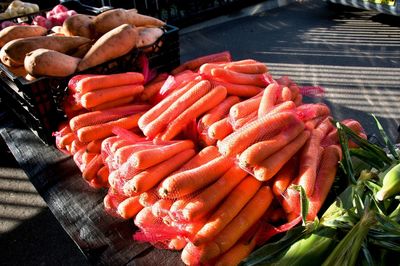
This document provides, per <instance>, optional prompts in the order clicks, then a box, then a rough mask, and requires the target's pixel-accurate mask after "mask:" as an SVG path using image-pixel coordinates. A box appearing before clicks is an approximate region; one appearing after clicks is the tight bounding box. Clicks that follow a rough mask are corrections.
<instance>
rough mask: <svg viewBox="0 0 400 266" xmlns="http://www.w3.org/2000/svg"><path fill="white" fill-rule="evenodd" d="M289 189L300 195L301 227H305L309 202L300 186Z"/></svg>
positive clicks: (292, 186)
mask: <svg viewBox="0 0 400 266" xmlns="http://www.w3.org/2000/svg"><path fill="white" fill-rule="evenodd" d="M290 187H291V188H293V189H295V190H296V191H298V192H299V193H300V210H301V220H302V221H303V226H304V225H306V222H307V215H308V207H309V200H308V197H307V195H306V192H305V190H304V188H303V187H302V186H300V185H291V186H290Z"/></svg>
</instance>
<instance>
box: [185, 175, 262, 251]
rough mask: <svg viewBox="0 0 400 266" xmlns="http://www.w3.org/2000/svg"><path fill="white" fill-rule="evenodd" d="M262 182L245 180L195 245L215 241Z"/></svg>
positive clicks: (198, 236)
mask: <svg viewBox="0 0 400 266" xmlns="http://www.w3.org/2000/svg"><path fill="white" fill-rule="evenodd" d="M260 186H261V182H260V181H258V180H256V179H254V178H253V177H251V176H248V177H246V178H245V179H243V180H242V181H241V182H240V183H239V185H237V186H236V187H235V188H234V189H233V190H232V191H231V192H230V193H229V194H228V196H227V197H226V199H225V200H224V201H223V202H222V203H221V205H220V206H219V207H218V209H217V210H216V211H215V212H214V213H213V214H212V215H211V217H210V218H209V219H208V221H207V223H206V224H205V225H204V226H203V227H202V228H201V229H200V231H199V232H198V233H197V234H196V235H195V237H194V239H193V241H192V242H193V243H194V244H195V245H196V246H199V245H201V244H203V243H207V242H209V241H211V240H212V239H214V238H215V237H216V236H217V235H218V234H219V233H220V232H221V231H222V230H223V229H224V228H225V227H226V226H227V225H228V224H229V223H230V222H231V221H232V219H234V218H235V217H236V215H237V214H238V213H239V212H240V211H241V210H242V208H243V207H244V206H245V205H246V204H247V202H249V201H250V199H251V198H252V197H253V196H254V195H255V194H256V193H257V191H258V189H259V188H260ZM257 208H258V207H257Z"/></svg>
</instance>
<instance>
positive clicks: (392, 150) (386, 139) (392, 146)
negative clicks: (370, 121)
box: [372, 114, 400, 160]
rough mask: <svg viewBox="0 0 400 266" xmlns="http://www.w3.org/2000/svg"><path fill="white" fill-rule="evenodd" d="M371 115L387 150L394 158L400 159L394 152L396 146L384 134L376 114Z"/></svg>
mask: <svg viewBox="0 0 400 266" xmlns="http://www.w3.org/2000/svg"><path fill="white" fill-rule="evenodd" d="M372 117H373V118H374V119H375V122H376V126H377V127H378V129H379V133H380V134H381V136H382V138H383V141H384V142H385V145H386V147H387V148H388V150H389V151H390V153H391V154H392V155H393V157H394V158H396V159H397V160H399V159H400V157H399V155H398V154H397V152H396V147H395V146H394V144H393V143H392V142H391V141H390V139H389V137H388V135H387V134H386V131H385V130H384V129H383V127H382V125H381V123H380V122H379V120H378V119H377V118H376V116H375V115H374V114H372Z"/></svg>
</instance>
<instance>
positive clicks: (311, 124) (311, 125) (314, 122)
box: [304, 115, 328, 131]
mask: <svg viewBox="0 0 400 266" xmlns="http://www.w3.org/2000/svg"><path fill="white" fill-rule="evenodd" d="M327 117H328V116H325V115H324V116H317V117H314V118H312V119H309V120H306V121H304V125H305V126H306V129H308V130H310V131H311V130H313V129H315V128H317V127H318V125H319V124H321V123H322V121H324V120H325V119H326V118H327Z"/></svg>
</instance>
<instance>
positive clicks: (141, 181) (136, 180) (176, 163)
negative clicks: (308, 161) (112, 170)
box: [124, 149, 195, 195]
mask: <svg viewBox="0 0 400 266" xmlns="http://www.w3.org/2000/svg"><path fill="white" fill-rule="evenodd" d="M194 154H195V151H194V150H193V149H186V150H183V151H181V152H178V153H177V154H175V155H173V156H171V157H170V158H168V159H167V160H165V161H163V162H161V163H158V164H156V165H154V166H152V167H149V168H147V169H146V170H144V171H142V172H140V173H139V174H137V175H135V176H134V177H133V178H132V179H131V180H129V181H128V182H127V183H125V185H124V193H125V194H126V195H130V194H131V192H132V191H133V192H135V193H141V192H144V191H147V190H149V189H151V188H152V187H154V186H155V185H157V184H158V183H159V182H160V181H161V180H162V179H164V178H165V177H166V176H168V175H169V174H171V173H172V172H173V171H175V170H177V169H178V168H179V167H180V166H181V165H183V164H184V163H185V162H187V161H188V160H189V159H190V158H192V157H193V156H194Z"/></svg>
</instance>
